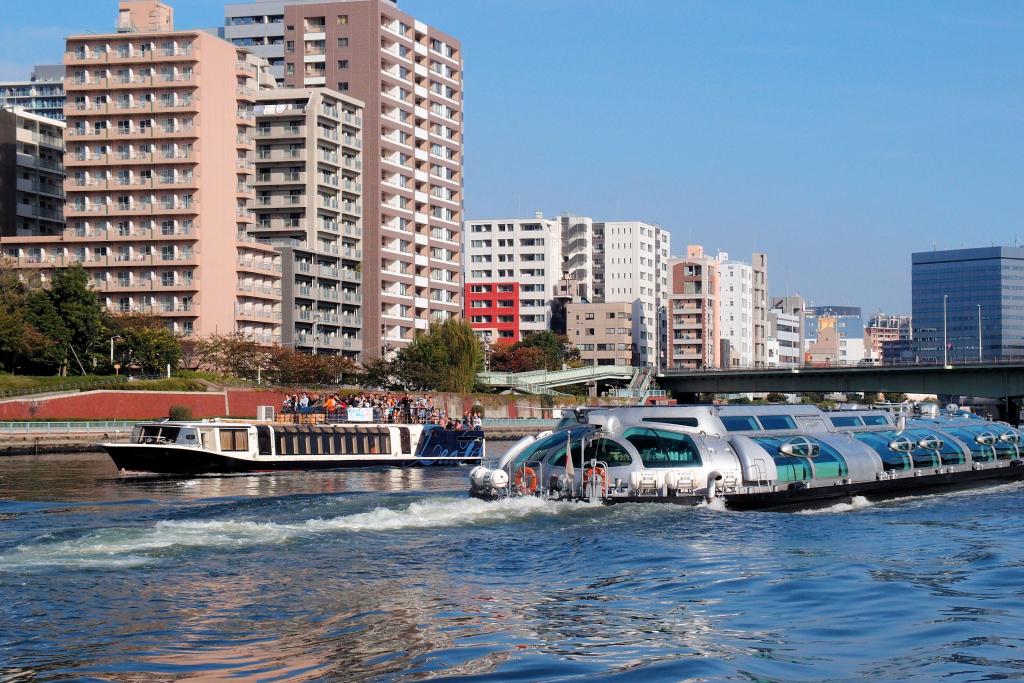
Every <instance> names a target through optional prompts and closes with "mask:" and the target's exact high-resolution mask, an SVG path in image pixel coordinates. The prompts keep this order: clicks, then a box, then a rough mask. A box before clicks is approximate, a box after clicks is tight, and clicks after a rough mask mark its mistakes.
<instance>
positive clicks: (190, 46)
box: [3, 0, 281, 343]
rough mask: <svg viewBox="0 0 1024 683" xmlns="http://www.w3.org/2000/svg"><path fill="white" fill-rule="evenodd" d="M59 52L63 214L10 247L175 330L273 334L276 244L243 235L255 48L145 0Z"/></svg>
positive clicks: (125, 5)
mask: <svg viewBox="0 0 1024 683" xmlns="http://www.w3.org/2000/svg"><path fill="white" fill-rule="evenodd" d="M64 64H65V66H66V68H67V79H66V81H65V88H66V91H67V100H66V103H65V116H66V120H67V128H66V145H65V147H66V153H65V172H66V179H65V185H64V189H65V192H66V200H65V204H64V217H65V220H66V228H65V230H64V232H63V233H62V234H61V235H58V236H55V237H54V236H32V237H20V236H19V237H18V238H16V239H15V240H8V239H5V240H4V242H5V244H4V249H3V251H4V254H5V255H7V256H8V257H12V258H13V259H14V260H15V262H16V263H17V264H18V265H20V266H25V267H33V268H39V269H42V270H44V271H45V270H46V269H50V268H53V267H59V266H61V265H70V264H72V263H79V264H81V265H82V266H84V267H85V268H86V269H87V270H88V271H89V273H90V275H91V277H92V281H93V284H94V286H95V287H96V289H97V290H98V291H99V293H100V296H101V297H102V299H103V300H104V301H105V302H106V304H107V306H108V307H109V308H111V309H113V310H115V311H120V312H135V311H137V312H144V313H151V314H153V315H156V316H159V317H160V318H162V319H163V320H165V322H166V324H167V326H168V327H169V328H170V329H172V330H174V331H175V332H178V333H181V334H193V333H195V334H201V335H208V334H214V333H221V334H226V333H232V332H240V333H242V334H245V335H247V336H250V337H251V338H253V339H256V340H258V341H261V342H266V343H270V342H274V341H279V340H280V327H281V322H280V320H281V311H280V306H281V303H280V302H281V293H280V287H281V284H280V280H281V273H280V271H281V264H280V255H279V254H278V253H277V252H276V251H275V250H274V248H273V247H271V246H269V245H264V244H260V243H257V242H255V241H254V240H253V239H252V238H251V237H248V236H247V232H248V230H249V229H250V228H251V227H252V225H253V222H254V213H253V201H254V192H253V174H254V172H255V166H254V159H253V156H254V153H255V143H254V137H253V128H254V126H255V122H256V120H255V116H254V113H253V106H254V103H255V101H256V91H257V88H258V84H259V79H260V77H261V72H260V64H259V61H258V58H257V57H256V56H255V55H254V54H252V53H251V52H249V51H248V50H245V49H243V48H240V47H237V46H235V45H233V44H231V43H228V42H226V41H224V40H221V39H219V38H217V37H216V36H214V35H211V34H209V33H206V32H203V31H195V30H190V31H176V30H174V19H173V11H172V9H171V8H170V7H169V6H167V5H165V4H163V3H161V2H157V1H155V0H139V1H134V2H129V1H122V2H121V3H120V8H119V11H118V17H117V25H116V31H115V32H113V33H109V34H99V35H78V36H71V37H69V38H68V39H67V51H66V53H65V55H64Z"/></svg>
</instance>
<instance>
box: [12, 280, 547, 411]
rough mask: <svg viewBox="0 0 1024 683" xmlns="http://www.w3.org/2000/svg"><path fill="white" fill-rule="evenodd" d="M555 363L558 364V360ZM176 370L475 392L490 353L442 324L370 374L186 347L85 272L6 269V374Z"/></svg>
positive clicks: (235, 339) (343, 366)
mask: <svg viewBox="0 0 1024 683" xmlns="http://www.w3.org/2000/svg"><path fill="white" fill-rule="evenodd" d="M550 362H551V363H556V362H558V361H557V354H553V355H552V357H551V360H550ZM168 365H170V366H171V367H172V368H173V369H178V368H181V369H185V370H192V371H200V372H209V373H216V374H221V375H230V376H233V377H237V378H239V379H241V380H245V381H251V382H256V381H260V382H264V383H270V384H280V385H307V386H314V385H333V384H342V383H356V384H362V385H364V386H373V387H379V388H394V389H409V390H428V391H457V392H468V391H471V390H472V389H473V388H474V385H475V384H476V374H477V372H479V371H480V370H481V369H482V368H483V348H482V346H481V344H480V342H479V340H478V339H477V337H476V335H475V334H474V333H473V330H472V329H471V328H470V327H469V325H468V324H467V323H465V322H464V321H460V320H448V321H446V322H444V323H441V324H435V325H434V326H432V327H431V328H430V330H429V331H428V332H427V333H425V334H423V335H420V336H419V337H418V338H417V339H416V340H415V341H414V342H413V343H412V344H410V345H409V346H408V347H406V348H404V349H401V350H399V351H398V352H397V353H395V354H393V355H392V356H391V357H389V358H388V359H384V360H379V361H376V362H372V363H369V364H367V365H366V367H360V366H358V365H356V364H355V363H354V362H353V361H351V360H350V359H347V358H343V357H341V356H325V355H319V356H313V355H309V354H305V353H301V352H296V351H295V350H293V349H289V348H285V347H281V346H264V345H260V344H257V343H256V342H254V341H252V340H250V339H247V338H245V337H243V336H240V335H221V336H213V337H205V338H196V339H192V338H180V337H177V336H175V335H174V334H173V333H172V332H171V331H170V330H168V329H167V327H166V326H165V325H164V323H163V321H161V320H160V319H159V318H157V317H155V316H148V315H138V314H129V315H114V314H111V313H110V312H109V311H108V310H107V309H106V307H104V306H103V305H102V304H101V303H100V302H99V300H98V299H97V297H96V292H95V290H93V289H92V288H91V286H90V282H89V277H88V274H87V273H86V272H85V270H84V269H83V268H81V267H80V266H75V267H70V268H60V269H57V270H55V271H54V272H53V275H52V277H51V278H50V279H49V281H48V282H46V283H43V282H42V281H41V280H39V279H23V278H21V277H19V273H18V272H17V271H15V270H14V269H13V268H6V267H3V265H2V264H0V369H2V370H5V371H7V372H11V373H17V374H35V375H56V374H83V375H84V374H113V373H114V372H115V371H116V370H120V371H122V372H125V373H127V372H133V373H143V374H147V373H162V372H163V371H164V370H165V368H166V367H167V366H168ZM115 366H116V368H115Z"/></svg>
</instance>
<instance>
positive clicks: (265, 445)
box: [187, 425, 270, 455]
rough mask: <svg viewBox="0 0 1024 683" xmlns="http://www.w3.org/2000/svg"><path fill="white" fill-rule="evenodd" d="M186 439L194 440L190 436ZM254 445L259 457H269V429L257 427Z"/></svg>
mask: <svg viewBox="0 0 1024 683" xmlns="http://www.w3.org/2000/svg"><path fill="white" fill-rule="evenodd" d="M187 438H195V437H192V436H191V435H190V436H188V437H187ZM256 444H257V446H258V447H259V451H260V455H270V427H264V426H262V425H261V426H259V427H257V428H256Z"/></svg>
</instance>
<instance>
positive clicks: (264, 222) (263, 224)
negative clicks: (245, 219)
mask: <svg viewBox="0 0 1024 683" xmlns="http://www.w3.org/2000/svg"><path fill="white" fill-rule="evenodd" d="M255 227H256V229H257V230H289V231H296V230H303V231H304V230H306V229H307V226H306V220H305V219H303V218H265V217H264V218H259V219H258V220H257V221H256V226H255Z"/></svg>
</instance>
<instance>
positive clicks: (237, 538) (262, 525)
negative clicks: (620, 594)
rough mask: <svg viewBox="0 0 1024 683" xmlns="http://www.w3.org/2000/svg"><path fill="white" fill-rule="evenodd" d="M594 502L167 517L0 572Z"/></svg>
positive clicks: (69, 543) (33, 556)
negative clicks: (296, 516)
mask: <svg viewBox="0 0 1024 683" xmlns="http://www.w3.org/2000/svg"><path fill="white" fill-rule="evenodd" d="M588 507H590V506H585V505H577V504H574V503H560V502H553V501H544V500H541V499H540V498H534V497H522V498H509V499H504V500H499V501H493V502H487V501H482V500H476V499H473V498H467V499H458V500H452V499H432V500H426V501H422V502H416V503H412V504H411V505H409V506H407V507H405V508H400V509H390V508H376V509H374V510H370V511H368V512H361V513H356V514H351V515H342V516H338V517H332V518H327V519H323V518H316V519H308V520H305V521H302V522H294V523H278V522H255V521H245V520H230V519H229V520H184V521H175V520H165V521H161V522H157V523H156V524H154V525H153V526H148V527H138V528H133V527H112V528H108V529H99V530H97V531H93V532H91V533H88V534H86V535H85V536H82V537H81V538H77V539H73V540H66V541H59V542H52V541H45V540H44V539H39V541H40V542H36V543H31V544H25V545H20V546H18V547H16V548H14V549H13V550H12V551H10V552H7V553H4V554H0V571H16V570H19V569H26V568H33V567H35V568H44V567H69V568H96V569H124V568H131V567H137V566H141V565H144V564H148V563H150V562H153V561H156V560H157V559H158V558H159V557H160V556H161V555H166V554H167V553H169V552H173V551H174V550H178V549H184V548H203V547H220V548H232V547H236V548H240V547H246V546H252V545H268V544H274V543H284V542H287V541H289V540H292V539H296V538H301V537H307V536H312V535H316V534H327V533H338V532H389V531H401V530H404V529H431V528H444V527H454V526H470V525H487V524H497V523H501V522H506V521H513V520H518V519H523V518H527V517H531V516H537V515H557V514H561V513H564V512H568V511H571V510H585V509H587V508H588Z"/></svg>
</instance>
